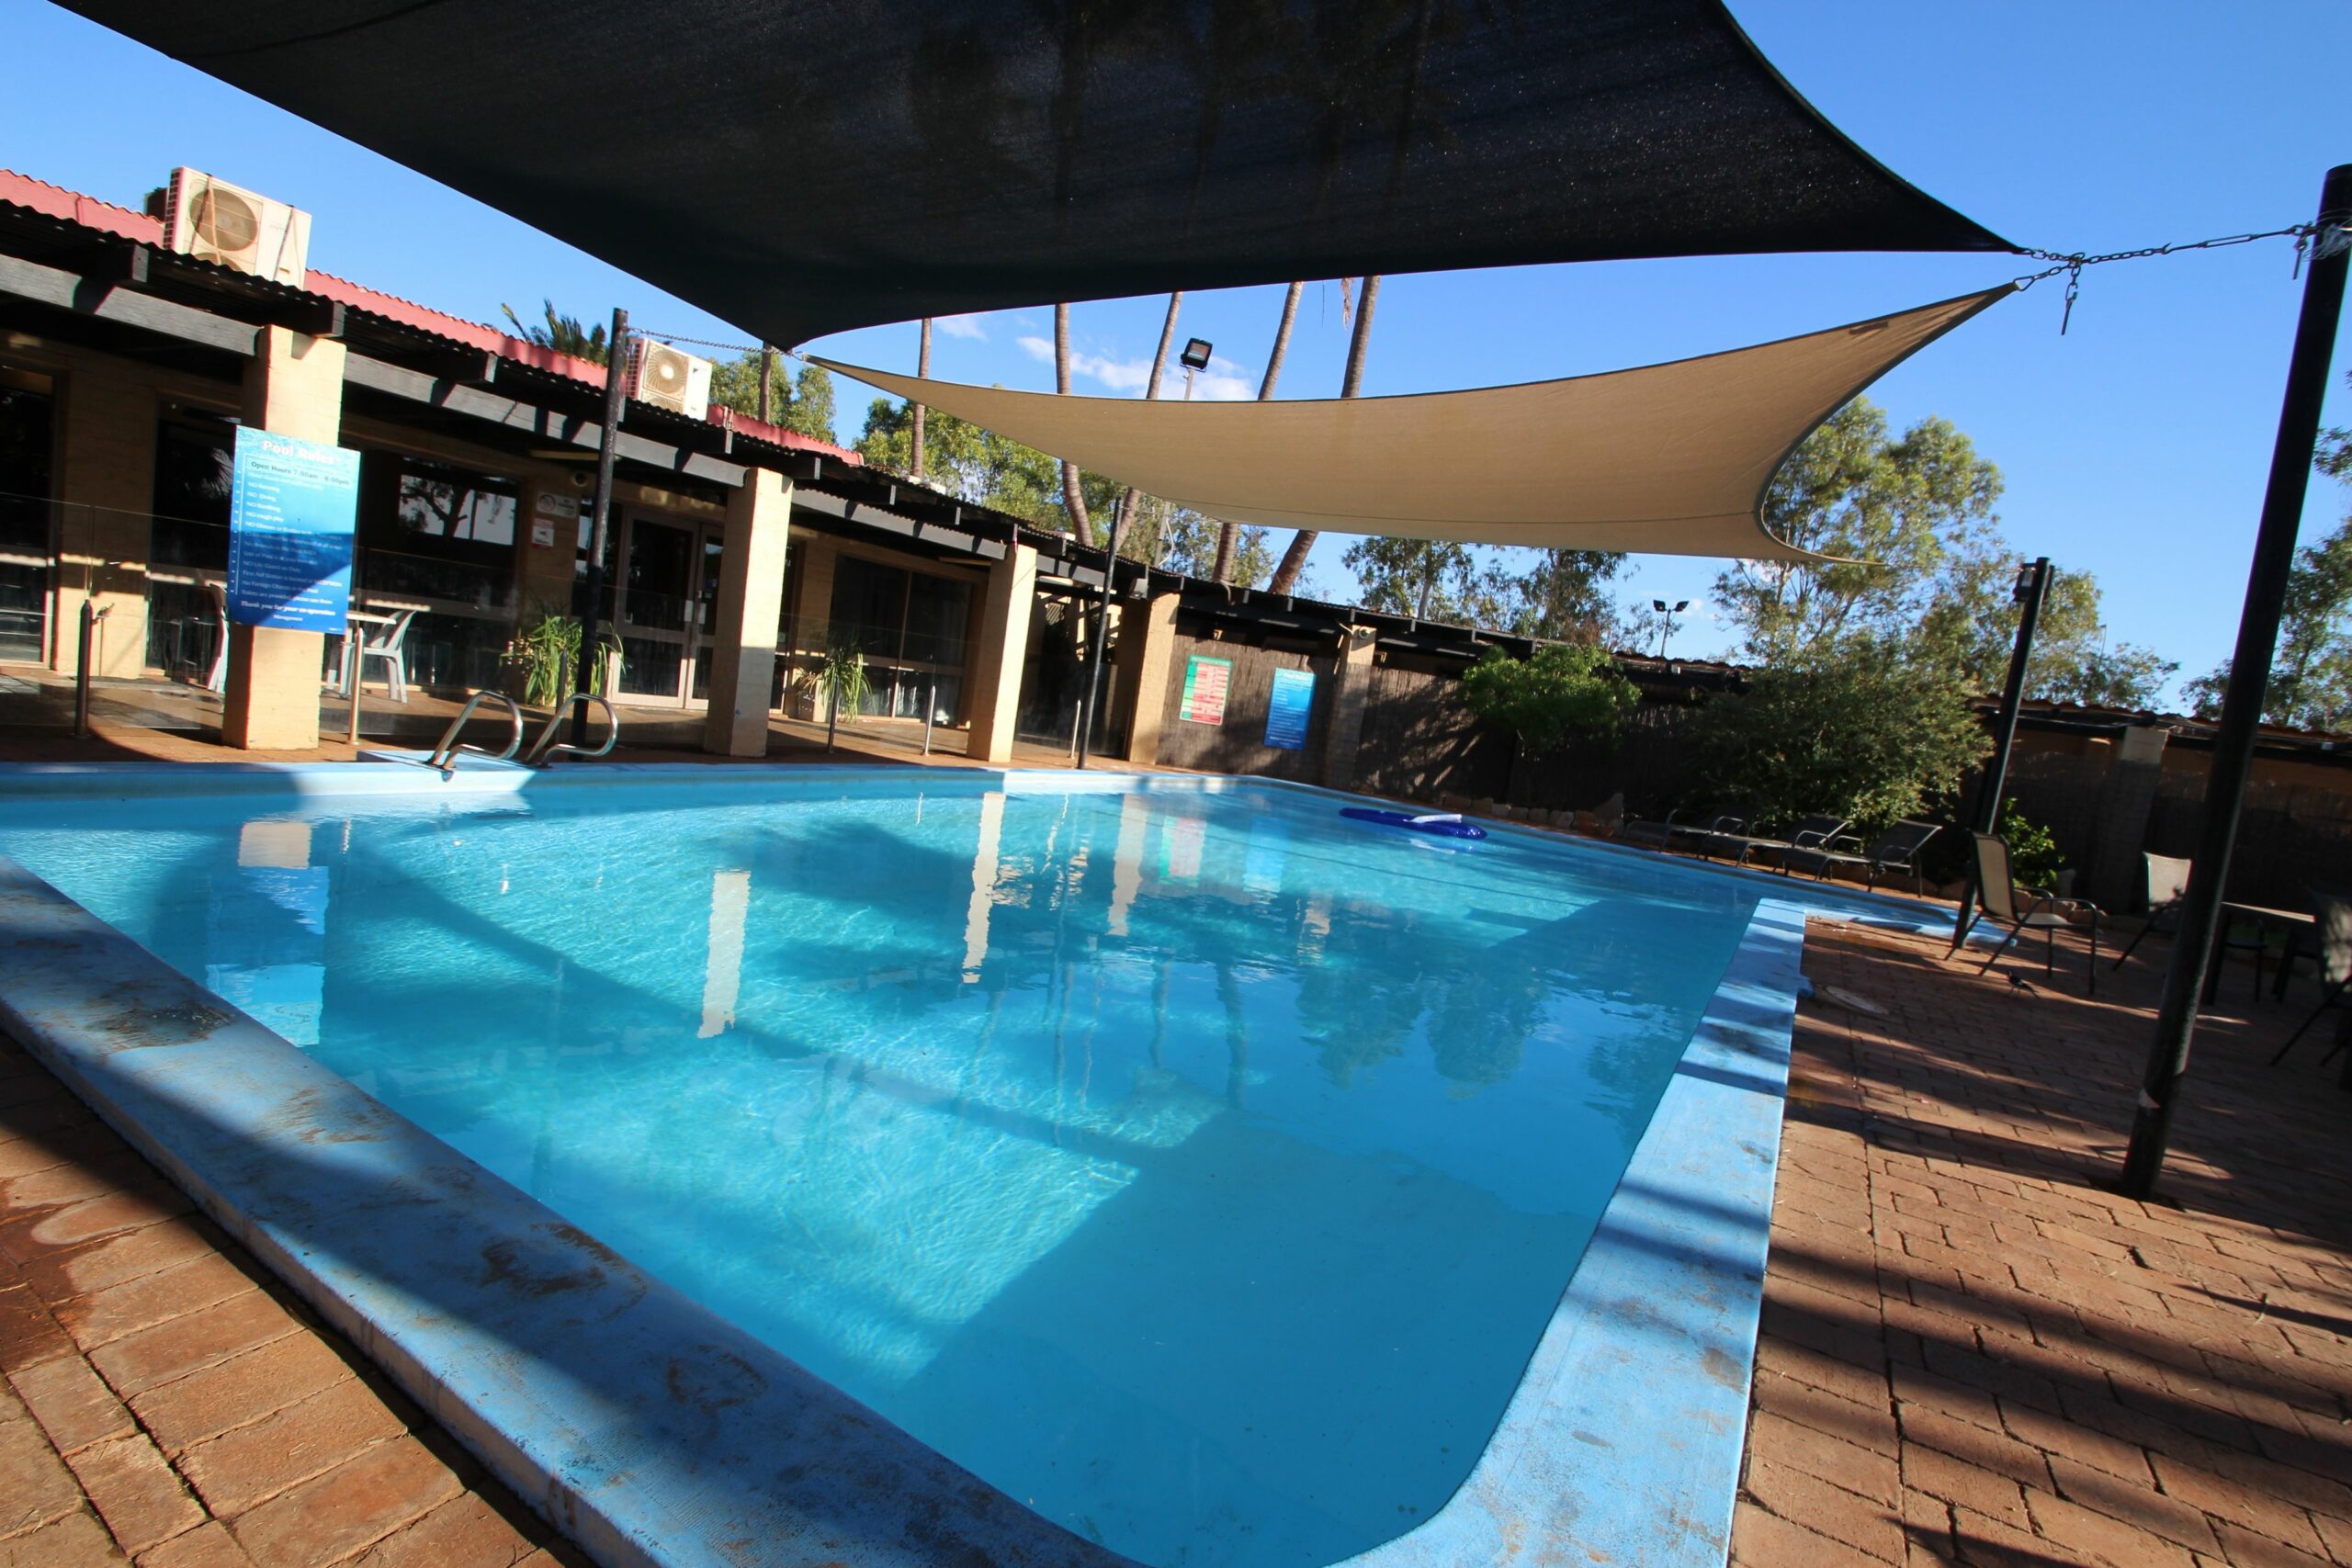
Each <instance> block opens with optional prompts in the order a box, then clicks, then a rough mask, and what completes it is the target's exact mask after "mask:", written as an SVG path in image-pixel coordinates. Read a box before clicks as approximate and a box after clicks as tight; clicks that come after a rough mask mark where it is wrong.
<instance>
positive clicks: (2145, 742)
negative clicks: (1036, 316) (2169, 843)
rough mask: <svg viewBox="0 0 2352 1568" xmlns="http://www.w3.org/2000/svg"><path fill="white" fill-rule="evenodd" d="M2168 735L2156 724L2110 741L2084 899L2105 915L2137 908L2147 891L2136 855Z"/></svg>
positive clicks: (2143, 841)
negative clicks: (2111, 749)
mask: <svg viewBox="0 0 2352 1568" xmlns="http://www.w3.org/2000/svg"><path fill="white" fill-rule="evenodd" d="M2171 733H2172V732H2171V731H2170V730H2168V729H2166V728H2165V727H2164V726H2163V725H2161V724H2135V725H2132V726H2131V727H2129V728H2126V729H2125V730H2124V731H2123V733H2122V734H2121V735H2120V736H2118V737H2117V738H2116V739H2115V741H2114V747H2115V750H2114V751H2113V753H2112V754H2111V755H2110V756H2109V758H2108V762H2107V777H2106V778H2104V779H2102V780H2100V781H2099V786H2098V829H2097V832H2096V834H2095V835H2094V837H2093V838H2092V840H2091V846H2090V851H2091V852H2090V877H2089V881H2090V886H2089V888H2088V889H2087V890H2086V893H2085V895H2084V896H2085V897H2087V898H2089V899H2090V901H2091V902H2092V903H2094V904H2097V905H2098V907H2099V908H2102V909H2105V910H2107V911H2108V912H2109V913H2110V914H2121V913H2124V912H2125V911H2127V910H2133V909H2136V908H2139V905H2140V900H2141V898H2142V897H2143V896H2144V895H2145V893H2146V891H2147V883H2146V881H2145V872H2144V870H2143V867H2144V864H2145V863H2144V862H2143V860H2142V858H2141V857H2142V855H2143V853H2144V852H2146V850H2147V847H2148V818H2149V815H2150V813H2152V812H2153V811H2154V809H2155V804H2156V784H2157V783H2158V781H2159V780H2161V779H2162V778H2163V777H2164V771H2165V741H2166V740H2167V739H2170V738H2171Z"/></svg>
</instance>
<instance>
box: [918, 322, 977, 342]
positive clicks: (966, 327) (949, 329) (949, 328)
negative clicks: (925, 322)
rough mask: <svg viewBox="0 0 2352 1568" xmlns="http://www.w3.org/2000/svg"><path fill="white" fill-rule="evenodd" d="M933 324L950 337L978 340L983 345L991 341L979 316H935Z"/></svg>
mask: <svg viewBox="0 0 2352 1568" xmlns="http://www.w3.org/2000/svg"><path fill="white" fill-rule="evenodd" d="M931 324H932V325H933V326H934V327H937V328H938V329H939V330H940V331H941V332H944V333H946V334H947V335H948V336H949V337H962V338H977V339H978V340H979V341H980V342H982V343H986V342H988V340H989V333H988V329H987V328H986V327H984V326H982V325H980V319H979V317H978V316H933V318H932V319H931Z"/></svg>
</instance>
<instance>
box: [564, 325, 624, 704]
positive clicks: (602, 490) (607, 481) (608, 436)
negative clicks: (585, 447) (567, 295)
mask: <svg viewBox="0 0 2352 1568" xmlns="http://www.w3.org/2000/svg"><path fill="white" fill-rule="evenodd" d="M628 360H629V355H628V311H627V310H622V309H621V308H620V307H619V306H617V305H616V306H614V307H613V331H612V335H611V336H610V337H608V338H606V339H605V429H604V434H603V435H602V436H601V437H600V438H599V439H598V441H597V443H596V489H595V491H594V493H593V495H592V496H591V497H590V502H589V504H590V506H591V508H592V510H591V512H590V513H589V521H588V605H587V608H585V609H584V610H582V611H581V613H580V674H581V682H580V684H581V689H582V691H590V692H593V691H594V690H595V689H596V681H595V674H594V671H595V668H596V648H597V645H598V643H599V641H600V640H601V639H602V637H603V631H604V626H603V621H604V615H605V539H606V538H607V536H609V534H610V531H611V528H612V513H613V457H614V455H615V452H616V449H617V448H618V446H619V445H620V438H621V419H622V416H623V415H625V414H627V413H628V375H629V362H628ZM571 743H572V744H573V745H574V746H585V745H587V744H588V705H587V704H586V703H582V704H580V705H577V706H576V707H574V708H573V709H572V710H571Z"/></svg>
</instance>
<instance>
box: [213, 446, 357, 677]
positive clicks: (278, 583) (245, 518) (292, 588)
mask: <svg viewBox="0 0 2352 1568" xmlns="http://www.w3.org/2000/svg"><path fill="white" fill-rule="evenodd" d="M358 516H359V454H358V453H356V452H352V451H346V450H345V448H343V447H341V446H327V445H325V444H324V443H322V442H318V441H305V440H303V439H302V438H301V437H300V436H297V435H273V434H270V433H269V432H268V431H266V430H246V429H240V430H239V431H238V432H237V456H236V464H235V468H234V469H233V470H232V476H231V480H230V491H229V618H230V619H231V620H232V621H236V622H239V623H241V624H243V625H244V626H275V627H277V628H278V629H279V630H281V631H295V632H329V633H335V632H341V631H343V630H344V629H345V626H346V625H347V622H346V621H345V616H346V615H347V614H348V613H349V611H350V609H351V536H352V529H353V526H354V525H355V524H356V522H357V520H358Z"/></svg>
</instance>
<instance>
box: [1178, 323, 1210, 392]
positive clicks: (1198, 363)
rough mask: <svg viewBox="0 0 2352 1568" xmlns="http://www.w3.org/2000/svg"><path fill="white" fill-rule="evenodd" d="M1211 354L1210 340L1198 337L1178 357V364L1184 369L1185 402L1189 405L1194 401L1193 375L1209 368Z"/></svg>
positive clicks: (1185, 346)
mask: <svg viewBox="0 0 2352 1568" xmlns="http://www.w3.org/2000/svg"><path fill="white" fill-rule="evenodd" d="M1210 352H1211V345H1210V344H1209V340H1208V339H1206V338H1204V337H1196V338H1194V339H1193V340H1192V341H1191V342H1190V343H1187V344H1185V345H1184V352H1183V353H1182V354H1180V355H1177V356H1176V357H1177V360H1178V362H1179V363H1181V364H1182V366H1183V367H1184V400H1185V401H1186V402H1188V403H1189V402H1191V401H1192V400H1193V373H1194V372H1195V371H1200V370H1205V369H1207V368H1208V367H1209V354H1210Z"/></svg>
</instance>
